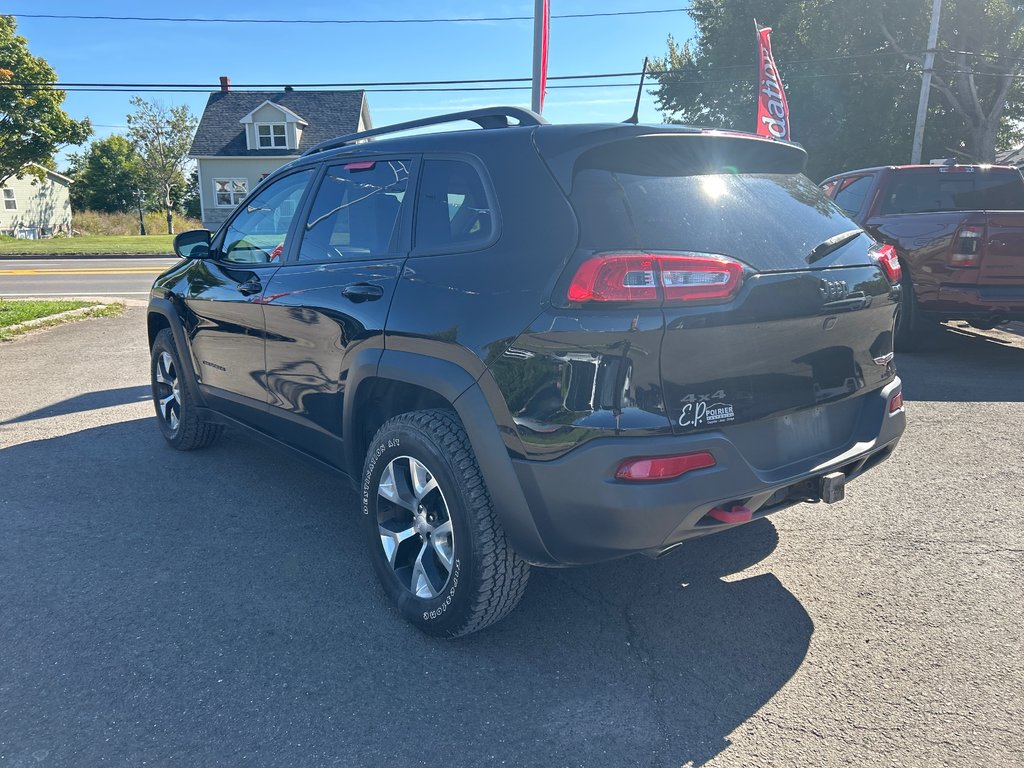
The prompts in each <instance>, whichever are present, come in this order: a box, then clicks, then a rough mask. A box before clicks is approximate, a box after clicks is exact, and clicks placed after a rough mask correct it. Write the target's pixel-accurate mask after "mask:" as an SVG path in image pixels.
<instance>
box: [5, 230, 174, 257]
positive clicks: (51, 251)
mask: <svg viewBox="0 0 1024 768" xmlns="http://www.w3.org/2000/svg"><path fill="white" fill-rule="evenodd" d="M173 242H174V235H146V236H144V237H143V236H140V235H88V236H84V237H53V238H50V239H48V240H18V239H16V238H13V237H2V238H0V256H10V255H17V256H22V255H35V256H47V255H55V256H94V255H102V254H108V253H109V254H116V255H129V254H136V253H137V254H144V255H145V254H164V255H168V256H169V255H172V254H173V253H174V248H173V247H172V244H173Z"/></svg>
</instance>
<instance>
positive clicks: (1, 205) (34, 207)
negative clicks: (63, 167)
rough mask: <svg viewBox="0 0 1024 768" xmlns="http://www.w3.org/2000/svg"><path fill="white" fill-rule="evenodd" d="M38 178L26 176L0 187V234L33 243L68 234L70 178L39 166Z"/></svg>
mask: <svg viewBox="0 0 1024 768" xmlns="http://www.w3.org/2000/svg"><path fill="white" fill-rule="evenodd" d="M32 165H33V166H34V167H35V168H36V169H37V170H43V171H45V172H46V173H45V176H44V177H43V178H42V179H38V178H36V176H34V175H32V174H26V175H24V176H22V177H21V178H20V179H19V178H18V177H17V176H12V177H11V178H9V179H8V180H7V181H5V182H4V183H3V184H0V235H13V236H14V237H24V238H29V239H32V240H35V239H37V238H40V237H52V236H53V235H60V234H70V233H71V198H70V194H69V189H68V188H69V187H70V186H71V179H69V178H68V177H67V176H63V175H61V174H59V173H57V172H56V171H51V170H50V169H49V168H43V166H41V165H36V164H35V163H32Z"/></svg>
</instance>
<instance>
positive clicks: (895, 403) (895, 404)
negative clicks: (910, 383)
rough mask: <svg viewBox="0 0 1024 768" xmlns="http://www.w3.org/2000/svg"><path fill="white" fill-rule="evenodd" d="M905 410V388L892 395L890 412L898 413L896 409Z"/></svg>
mask: <svg viewBox="0 0 1024 768" xmlns="http://www.w3.org/2000/svg"><path fill="white" fill-rule="evenodd" d="M902 410H903V390H900V391H899V392H897V393H896V394H895V395H893V396H892V400H890V401H889V413H896V411H902Z"/></svg>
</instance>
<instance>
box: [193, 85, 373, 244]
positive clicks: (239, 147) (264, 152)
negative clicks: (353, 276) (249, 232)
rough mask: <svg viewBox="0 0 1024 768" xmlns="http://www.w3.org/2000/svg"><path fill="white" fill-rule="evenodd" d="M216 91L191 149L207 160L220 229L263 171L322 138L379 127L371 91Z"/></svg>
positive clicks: (210, 212)
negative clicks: (368, 98)
mask: <svg viewBox="0 0 1024 768" xmlns="http://www.w3.org/2000/svg"><path fill="white" fill-rule="evenodd" d="M220 82H221V89H220V91H219V92H217V93H212V94H210V98H209V101H207V103H206V109H205V110H204V111H203V116H202V119H201V120H200V121H199V128H198V129H197V130H196V136H195V139H193V141H192V149H191V151H190V152H189V157H191V158H193V159H194V160H195V161H196V162H197V163H198V165H199V198H200V202H201V204H202V210H203V226H205V227H206V228H208V229H211V230H216V229H217V228H218V227H219V226H220V225H221V224H222V223H223V222H224V220H225V219H227V217H228V214H229V213H231V211H232V210H233V209H234V207H235V206H236V205H238V203H239V202H241V201H242V200H244V199H245V197H246V196H247V195H248V194H249V192H251V191H252V190H253V189H254V188H255V186H256V185H257V184H258V183H259V181H260V179H262V178H263V177H264V176H266V175H268V174H269V173H271V172H272V171H274V170H275V169H277V168H279V167H281V166H282V165H284V164H285V163H287V162H288V161H290V160H293V159H295V158H296V157H298V156H299V155H301V154H302V153H303V152H305V151H306V150H307V149H309V148H310V147H312V146H313V145H314V144H319V143H320V142H321V141H326V140H327V139H332V138H334V137H336V136H342V135H344V134H347V133H355V132H357V131H363V130H366V129H368V128H372V127H373V125H372V123H371V121H370V110H369V107H368V106H367V103H366V96H365V94H364V92H363V91H296V90H292V89H285V90H284V91H232V90H231V82H230V80H228V78H226V77H222V78H221V79H220Z"/></svg>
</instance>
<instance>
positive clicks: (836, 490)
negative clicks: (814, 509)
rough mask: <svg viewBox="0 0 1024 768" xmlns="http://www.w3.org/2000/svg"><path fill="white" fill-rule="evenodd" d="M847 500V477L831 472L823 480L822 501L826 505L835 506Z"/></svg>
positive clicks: (840, 473)
mask: <svg viewBox="0 0 1024 768" xmlns="http://www.w3.org/2000/svg"><path fill="white" fill-rule="evenodd" d="M844 498H846V475H844V474H843V473H842V472H829V473H828V474H827V475H823V476H822V478H821V500H822V501H823V502H825V503H826V504H835V503H836V502H837V501H842V500H843V499H844Z"/></svg>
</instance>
